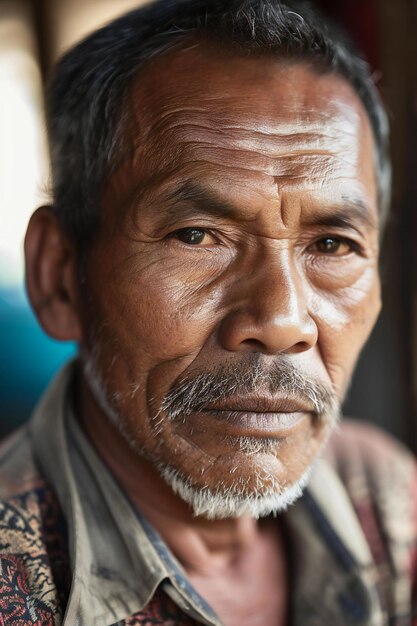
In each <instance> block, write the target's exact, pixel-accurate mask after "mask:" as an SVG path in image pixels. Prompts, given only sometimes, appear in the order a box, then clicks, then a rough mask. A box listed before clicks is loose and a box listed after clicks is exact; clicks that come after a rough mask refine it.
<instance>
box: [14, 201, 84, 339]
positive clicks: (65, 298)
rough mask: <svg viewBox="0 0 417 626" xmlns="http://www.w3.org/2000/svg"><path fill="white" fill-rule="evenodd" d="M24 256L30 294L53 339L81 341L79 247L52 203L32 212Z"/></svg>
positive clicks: (43, 324) (38, 316) (43, 325)
mask: <svg viewBox="0 0 417 626" xmlns="http://www.w3.org/2000/svg"><path fill="white" fill-rule="evenodd" d="M25 258H26V287H27V291H28V296H29V300H30V302H31V304H32V307H33V309H34V311H35V314H36V316H37V318H38V320H39V323H40V324H41V326H42V328H43V329H44V330H45V332H46V333H48V335H50V336H51V337H53V338H54V339H60V340H64V341H65V340H72V341H81V334H82V333H81V322H80V317H79V315H80V311H79V295H78V294H79V288H78V279H77V255H76V249H75V246H74V245H73V244H71V242H70V241H69V239H68V238H67V237H66V236H65V234H64V233H63V231H62V228H61V227H60V225H59V223H58V220H57V218H56V216H55V214H54V212H53V210H52V208H51V207H41V208H40V209H37V211H35V213H34V214H33V215H32V217H31V219H30V222H29V226H28V229H27V232H26V238H25Z"/></svg>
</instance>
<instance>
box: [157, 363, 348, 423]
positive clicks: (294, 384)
mask: <svg viewBox="0 0 417 626" xmlns="http://www.w3.org/2000/svg"><path fill="white" fill-rule="evenodd" d="M258 392H264V393H265V392H268V393H269V394H270V395H271V396H272V397H273V396H276V395H278V394H279V395H280V396H285V397H290V398H292V399H295V400H300V401H302V402H303V403H304V404H307V405H308V406H310V407H311V411H312V412H313V413H315V414H316V417H317V418H318V419H319V420H320V421H322V422H329V423H330V422H335V421H336V420H337V418H338V415H339V410H340V405H339V401H338V399H337V396H336V394H335V393H334V392H333V390H332V389H331V388H330V387H329V386H328V385H325V384H323V383H321V382H319V381H318V380H316V379H314V378H312V377H310V376H308V375H306V374H303V373H302V372H301V371H300V370H299V369H298V368H296V367H295V366H294V365H293V364H292V363H289V362H288V361H287V360H284V359H279V360H276V361H274V362H273V363H272V364H268V365H266V363H265V361H264V360H263V359H262V356H259V357H255V358H251V359H246V360H244V361H241V362H239V364H236V363H233V364H232V363H230V364H226V365H221V366H218V367H217V368H215V369H213V370H210V371H206V372H201V373H199V374H197V375H195V376H194V377H188V376H187V377H183V378H181V379H179V380H178V381H176V382H175V383H174V385H173V386H171V388H170V390H169V391H168V393H167V394H166V396H165V398H164V400H163V401H162V404H161V409H160V411H164V412H165V413H166V414H167V415H168V417H169V418H170V419H171V420H176V419H178V418H185V417H187V416H188V415H190V414H191V413H193V412H195V411H200V410H202V409H203V408H204V407H205V406H206V405H207V404H210V403H214V402H218V401H219V400H226V401H227V400H228V399H229V398H233V396H236V395H244V394H245V393H252V394H255V393H258Z"/></svg>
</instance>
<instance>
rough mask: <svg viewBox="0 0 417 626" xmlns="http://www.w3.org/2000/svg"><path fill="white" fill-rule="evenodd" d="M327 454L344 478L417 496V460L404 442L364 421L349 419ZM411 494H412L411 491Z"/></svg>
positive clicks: (343, 423) (334, 434) (340, 429)
mask: <svg viewBox="0 0 417 626" xmlns="http://www.w3.org/2000/svg"><path fill="white" fill-rule="evenodd" d="M325 456H326V458H327V460H328V461H329V462H330V463H331V465H332V466H333V467H334V469H335V470H336V471H337V473H338V474H339V476H340V477H341V478H342V480H344V481H348V482H349V481H351V480H353V479H354V478H356V479H357V480H359V478H360V477H362V479H363V480H364V481H370V482H372V483H373V484H381V485H384V486H385V488H386V490H387V491H388V490H389V491H393V488H394V487H396V488H398V489H400V488H401V490H402V489H407V490H411V494H414V495H415V496H417V462H416V459H415V457H414V456H413V454H412V453H411V452H410V450H409V449H408V448H406V447H405V446H404V445H403V444H402V443H400V442H399V441H397V440H396V439H394V438H393V437H391V436H390V435H388V434H387V433H385V432H384V431H382V430H381V429H379V428H377V427H375V426H371V425H370V424H365V423H364V422H360V421H354V420H346V421H344V422H342V424H341V426H340V427H339V428H338V429H337V430H336V431H335V433H333V435H332V437H331V439H330V441H329V445H328V448H327V451H326V455H325ZM411 494H410V495H411Z"/></svg>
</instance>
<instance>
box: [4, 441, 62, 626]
mask: <svg viewBox="0 0 417 626" xmlns="http://www.w3.org/2000/svg"><path fill="white" fill-rule="evenodd" d="M16 443H17V445H16V446H13V445H12V446H7V452H8V455H6V458H7V457H9V455H10V454H13V453H14V452H16V453H17V454H20V453H22V452H23V451H26V450H25V447H24V448H23V449H22V446H20V445H19V441H17V442H16ZM3 456H4V455H3ZM9 458H10V457H9ZM20 461H21V463H22V464H24V463H25V459H24V458H21V459H20ZM0 467H1V469H3V467H4V466H3V464H2V466H0ZM5 478H6V480H7V482H9V478H10V477H9V476H7V475H6V477H5ZM5 482H6V481H5ZM22 487H24V489H23V491H22V492H18V493H15V494H11V495H10V497H9V498H7V499H3V500H2V501H1V502H0V624H1V626H3V625H4V626H6V625H7V626H8V625H9V624H10V625H12V624H13V625H14V626H24V625H31V626H32V625H33V626H46V625H48V626H49V625H52V624H60V623H61V616H62V613H63V610H64V609H65V605H66V602H67V599H68V594H69V588H70V583H71V576H70V569H69V564H68V545H67V529H66V524H65V520H64V518H63V516H62V512H61V509H60V506H59V504H58V501H57V498H56V496H55V494H54V492H53V491H52V489H51V488H50V486H49V485H48V484H47V483H46V482H45V481H44V480H43V479H42V478H41V477H40V475H39V474H38V475H36V474H34V475H33V478H32V480H26V481H25V483H24V484H23V485H20V488H22Z"/></svg>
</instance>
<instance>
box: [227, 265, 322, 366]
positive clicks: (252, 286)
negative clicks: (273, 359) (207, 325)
mask: <svg viewBox="0 0 417 626" xmlns="http://www.w3.org/2000/svg"><path fill="white" fill-rule="evenodd" d="M304 283H305V281H303V280H302V277H301V276H300V275H299V273H298V271H297V269H296V268H295V267H292V265H291V263H290V260H289V259H286V262H281V263H280V264H279V265H278V264H277V263H276V262H268V261H267V260H266V259H265V260H264V262H263V263H262V268H261V267H259V266H258V268H256V270H255V271H254V272H253V275H252V276H250V277H249V278H248V279H241V280H239V282H238V283H237V284H236V285H235V286H234V288H233V290H232V291H233V292H234V295H233V296H232V298H233V300H235V302H233V303H232V307H231V308H232V310H231V312H230V313H229V314H228V315H226V317H225V318H224V319H223V321H222V323H221V325H220V328H219V341H220V344H221V346H222V347H223V348H224V349H225V350H228V351H230V352H259V353H263V354H267V355H276V354H297V353H300V352H305V351H306V350H309V349H310V348H312V347H314V346H315V345H316V343H317V338H318V329H317V325H316V323H315V321H314V319H313V318H312V317H311V315H310V313H309V312H308V307H307V302H306V294H305V291H306V287H305V284H304Z"/></svg>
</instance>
